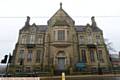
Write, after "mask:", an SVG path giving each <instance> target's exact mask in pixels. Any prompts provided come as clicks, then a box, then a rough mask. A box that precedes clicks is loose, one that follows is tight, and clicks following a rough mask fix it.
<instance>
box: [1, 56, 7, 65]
mask: <svg viewBox="0 0 120 80" xmlns="http://www.w3.org/2000/svg"><path fill="white" fill-rule="evenodd" d="M7 58H8V55H5V56H4V59H2V60H1V63H4V64H5V63H7Z"/></svg>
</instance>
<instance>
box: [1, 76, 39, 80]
mask: <svg viewBox="0 0 120 80" xmlns="http://www.w3.org/2000/svg"><path fill="white" fill-rule="evenodd" d="M0 80H40V77H1V78H0Z"/></svg>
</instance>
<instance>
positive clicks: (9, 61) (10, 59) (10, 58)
mask: <svg viewBox="0 0 120 80" xmlns="http://www.w3.org/2000/svg"><path fill="white" fill-rule="evenodd" d="M11 61H12V55H11V54H9V60H8V63H11Z"/></svg>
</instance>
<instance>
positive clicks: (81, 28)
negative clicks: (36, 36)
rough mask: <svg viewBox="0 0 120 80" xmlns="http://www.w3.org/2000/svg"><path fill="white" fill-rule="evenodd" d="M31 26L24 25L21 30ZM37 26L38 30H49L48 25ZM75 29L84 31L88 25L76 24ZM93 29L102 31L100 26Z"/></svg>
mask: <svg viewBox="0 0 120 80" xmlns="http://www.w3.org/2000/svg"><path fill="white" fill-rule="evenodd" d="M57 25H58V26H60V24H57ZM31 26H32V25H31ZM31 26H27V27H23V28H22V29H21V30H28V28H29V27H31ZM61 26H64V25H61ZM36 28H37V31H40V32H46V31H47V30H48V25H36ZM75 30H76V31H77V32H84V31H85V30H86V26H85V25H76V26H75ZM92 30H93V32H99V31H102V30H101V29H100V28H98V27H93V28H92Z"/></svg>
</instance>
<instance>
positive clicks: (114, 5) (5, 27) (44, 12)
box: [0, 0, 120, 60]
mask: <svg viewBox="0 0 120 80" xmlns="http://www.w3.org/2000/svg"><path fill="white" fill-rule="evenodd" d="M60 2H62V3H63V9H64V10H65V11H66V12H67V13H68V14H69V15H70V16H71V17H72V18H73V19H74V20H75V22H76V24H77V25H86V24H87V23H91V22H90V18H91V16H96V22H97V25H98V27H99V28H101V29H102V30H103V32H104V37H105V38H107V39H109V40H110V42H112V43H113V48H115V49H116V50H117V51H120V41H119V40H120V0H0V60H1V59H2V58H3V56H4V55H5V54H9V52H11V53H12V51H13V49H14V47H15V44H16V42H17V39H18V34H19V29H21V28H22V27H23V25H24V24H25V21H26V16H30V17H31V24H32V23H33V22H35V23H36V24H39V25H40V24H47V20H48V19H49V18H50V17H51V16H52V15H53V14H54V13H55V12H56V11H57V10H58V9H59V3H60Z"/></svg>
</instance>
